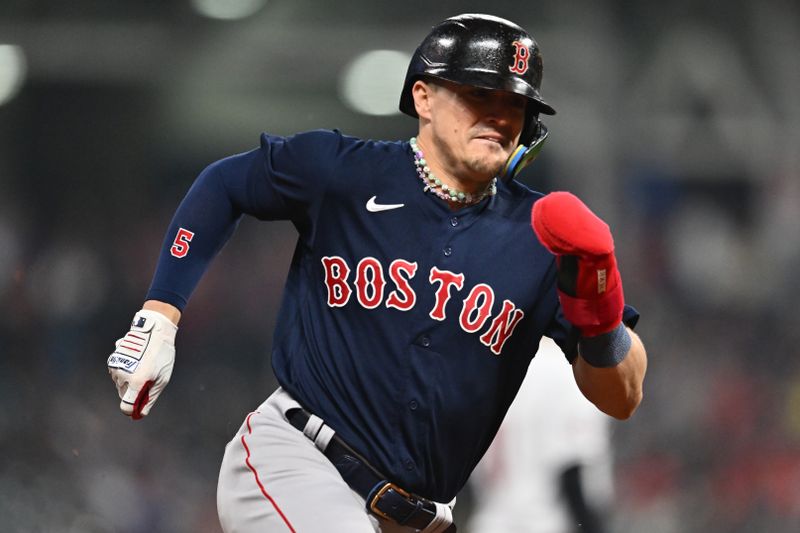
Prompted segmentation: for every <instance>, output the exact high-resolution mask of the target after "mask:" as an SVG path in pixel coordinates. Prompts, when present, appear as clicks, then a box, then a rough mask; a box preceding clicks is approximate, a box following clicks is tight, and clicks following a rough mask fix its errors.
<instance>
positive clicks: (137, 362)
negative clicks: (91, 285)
mask: <svg viewBox="0 0 800 533" xmlns="http://www.w3.org/2000/svg"><path fill="white" fill-rule="evenodd" d="M340 141H341V135H340V134H338V133H334V132H321V131H318V132H308V133H304V134H299V135H296V136H293V137H291V138H283V137H275V136H269V135H266V134H264V135H262V139H261V147H260V148H259V149H256V150H252V151H250V152H245V153H243V154H238V155H235V156H231V157H228V158H225V159H222V160H220V161H217V162H216V163H213V164H211V165H209V166H208V167H207V168H206V169H205V170H203V172H201V173H200V175H199V176H198V178H197V179H196V180H195V182H194V184H192V187H191V188H190V189H189V192H188V193H187V194H186V196H185V197H184V199H183V201H182V202H181V204H180V206H179V207H178V209H177V210H176V212H175V215H174V216H173V218H172V222H171V223H170V226H169V229H168V230H167V233H166V236H165V238H164V242H163V245H162V247H161V253H160V255H159V259H158V264H157V266H156V271H155V275H154V276H153V282H152V284H151V286H150V290H149V291H148V292H147V296H146V298H145V300H146V301H145V303H144V306H143V307H142V309H141V310H140V311H139V312H137V313H136V315H135V316H134V319H133V321H132V323H131V328H130V331H129V332H128V333H127V334H126V335H125V336H124V337H123V338H121V339H119V340H118V341H117V343H116V349H115V350H114V352H113V353H112V354H111V355H110V356H109V358H108V362H107V365H108V371H109V374H110V375H111V378H112V380H113V381H114V383H115V384H116V386H117V392H118V394H119V397H120V409H121V410H122V412H123V413H124V414H126V415H128V416H131V417H132V418H134V419H138V418H141V417H143V416H146V415H147V414H148V413H149V411H150V408H151V407H152V406H153V404H154V403H155V401H156V399H157V398H158V395H159V394H160V393H161V391H162V390H163V388H164V386H166V384H167V382H168V381H169V378H170V376H171V374H172V367H173V364H174V359H175V345H174V342H175V335H176V333H177V329H178V328H177V324H178V321H179V320H180V317H181V314H182V313H183V310H184V307H185V306H186V304H187V303H188V301H189V298H190V296H191V294H192V292H193V291H194V289H195V287H196V286H197V284H198V283H199V282H200V279H201V277H202V276H203V274H204V273H205V271H206V270H207V268H208V266H209V265H210V263H211V261H212V260H213V258H214V257H215V256H216V255H217V253H218V252H219V251H220V250H221V249H222V247H223V246H224V245H225V243H226V242H227V241H228V239H229V238H230V236H231V235H232V234H233V232H234V230H235V229H236V226H237V224H238V222H239V220H240V219H241V217H242V215H243V214H248V215H252V216H254V217H256V218H259V219H262V220H279V219H280V220H292V221H293V222H294V223H295V225H296V226H302V225H303V223H304V218H303V217H304V216H305V213H306V212H307V211H308V206H309V204H310V203H311V202H312V200H313V198H316V197H320V196H321V195H323V194H324V191H325V180H326V179H327V173H326V169H327V166H326V165H325V163H324V162H325V161H330V160H331V159H332V158H333V157H334V156H335V154H336V153H337V150H338V149H339V145H340ZM309 154H313V156H314V157H309ZM315 195H316V196H315Z"/></svg>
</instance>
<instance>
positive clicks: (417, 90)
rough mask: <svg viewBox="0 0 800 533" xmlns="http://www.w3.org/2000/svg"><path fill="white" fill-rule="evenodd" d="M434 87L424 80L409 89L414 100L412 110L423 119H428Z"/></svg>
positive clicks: (416, 82)
mask: <svg viewBox="0 0 800 533" xmlns="http://www.w3.org/2000/svg"><path fill="white" fill-rule="evenodd" d="M435 90H436V87H435V86H434V85H433V84H431V83H427V82H426V81H424V80H417V81H415V82H414V85H413V86H412V87H411V96H412V97H413V98H414V109H416V111H417V115H419V117H420V118H423V119H430V116H431V99H432V97H433V93H434V91H435Z"/></svg>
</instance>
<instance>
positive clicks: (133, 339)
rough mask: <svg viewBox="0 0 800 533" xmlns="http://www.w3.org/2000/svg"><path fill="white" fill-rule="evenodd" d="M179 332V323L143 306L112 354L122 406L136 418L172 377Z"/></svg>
mask: <svg viewBox="0 0 800 533" xmlns="http://www.w3.org/2000/svg"><path fill="white" fill-rule="evenodd" d="M177 331H178V326H176V325H175V324H173V323H172V322H170V320H169V319H168V318H167V317H165V316H164V315H162V314H161V313H158V312H156V311H150V310H146V309H143V310H141V311H139V312H138V313H136V315H135V316H134V317H133V321H132V322H131V329H130V331H129V332H128V333H127V334H126V335H125V336H124V337H122V338H121V339H119V340H118V341H117V342H116V349H115V350H114V353H112V354H111V355H110V356H109V357H108V373H109V374H111V379H113V380H114V383H115V384H116V385H117V392H118V393H119V398H120V400H121V401H120V404H119V408H120V409H121V410H122V412H123V413H125V414H126V415H128V416H130V417H132V418H133V419H134V420H138V419H140V418H142V417H143V416H147V414H148V413H149V412H150V409H151V408H152V407H153V404H154V403H155V402H156V400H157V399H158V395H159V394H161V391H162V390H164V387H166V385H167V383H168V382H169V378H170V376H172V366H173V364H174V363H175V334H176V333H177Z"/></svg>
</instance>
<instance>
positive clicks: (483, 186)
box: [108, 15, 646, 533]
mask: <svg viewBox="0 0 800 533" xmlns="http://www.w3.org/2000/svg"><path fill="white" fill-rule="evenodd" d="M541 78H542V57H541V54H540V50H539V46H538V45H537V43H536V42H535V41H534V40H533V38H531V36H530V35H529V34H528V33H527V32H526V31H525V30H523V29H522V28H520V27H519V26H517V25H516V24H514V23H512V22H509V21H507V20H504V19H501V18H497V17H493V16H488V15H461V16H457V17H453V18H450V19H447V20H445V21H443V22H441V23H439V24H437V25H436V26H435V27H434V28H433V29H432V30H431V32H430V33H429V34H428V35H427V36H426V37H425V38H424V40H423V41H422V43H421V44H420V46H419V47H418V49H417V50H416V52H415V53H414V55H413V57H412V59H411V63H410V65H409V68H408V72H407V76H406V80H405V82H404V86H403V91H402V95H401V99H400V109H401V110H402V111H403V112H404V113H406V114H408V115H411V116H412V117H415V118H416V119H417V120H418V124H419V128H418V133H417V135H416V136H415V137H413V138H411V139H410V140H408V141H394V142H384V141H372V140H362V139H356V138H353V137H349V136H346V135H344V134H342V133H340V132H338V131H311V132H306V133H300V134H297V135H294V136H290V137H278V136H274V135H269V134H262V136H261V143H260V146H259V147H258V148H256V149H254V150H251V151H249V152H245V153H241V154H238V155H234V156H231V157H228V158H225V159H222V160H220V161H217V162H215V163H213V164H211V165H210V166H209V167H207V168H206V169H205V170H204V171H203V172H202V173H201V174H200V176H199V177H198V178H197V180H196V181H195V183H194V184H193V185H192V187H191V188H190V190H189V192H188V193H187V195H186V197H185V198H184V200H183V201H182V203H181V204H180V206H179V207H178V209H177V211H176V213H175V215H174V218H173V220H172V223H171V225H170V227H169V229H168V230H167V235H166V240H165V242H164V245H163V247H162V249H161V255H160V257H159V261H158V265H157V268H156V272H155V275H154V279H153V282H152V285H151V287H150V290H149V292H148V294H147V297H146V301H145V303H144V306H143V309H142V310H141V311H139V312H137V313H136V314H135V316H134V318H133V322H132V325H131V328H130V331H129V332H128V333H127V334H126V335H125V336H124V337H123V338H122V339H120V340H119V341H117V345H116V350H115V351H114V353H113V354H112V355H111V356H110V357H109V358H108V368H109V372H110V373H111V377H112V379H113V380H114V382H115V383H116V386H117V389H118V393H119V397H120V400H121V403H120V408H121V409H122V412H123V413H125V414H126V415H129V416H131V417H132V418H134V419H138V418H141V417H143V416H146V415H147V414H148V413H149V412H150V410H151V409H152V407H153V404H154V403H155V401H156V400H157V399H158V397H159V395H160V394H161V392H162V391H163V389H164V386H165V385H166V384H167V382H168V380H169V378H170V375H171V373H172V368H173V362H174V360H175V348H174V341H175V336H176V332H177V324H178V320H179V318H180V315H181V313H182V312H183V310H184V308H185V306H186V305H187V302H188V301H189V298H190V295H191V294H192V291H193V290H194V289H195V287H196V286H197V284H198V282H199V281H200V278H201V277H202V275H203V272H204V271H205V270H206V268H207V267H208V265H209V263H210V262H211V260H212V259H213V257H214V256H215V254H216V253H217V252H218V251H219V250H220V248H221V247H222V246H223V244H224V243H225V242H226V241H227V240H228V238H229V237H230V236H231V234H232V233H233V230H234V228H235V227H236V224H237V221H238V220H239V218H240V217H241V216H242V215H243V214H248V215H251V216H254V217H256V218H258V219H262V220H276V219H282V220H290V221H291V222H292V223H293V224H294V226H295V228H296V229H297V232H298V241H297V247H296V250H295V254H294V258H293V260H292V263H291V267H290V270H289V274H288V279H287V282H286V287H285V291H284V295H283V301H282V305H281V310H280V315H279V317H278V320H277V324H276V331H275V335H274V338H275V342H274V346H273V349H272V365H273V370H274V373H275V376H276V378H277V380H278V382H279V384H280V387H279V388H278V390H276V391H275V392H274V393H272V394H271V395H270V396H269V397H268V398H267V399H266V400H265V401H264V403H263V404H261V406H259V407H258V408H256V409H255V410H254V411H253V412H252V413H250V414H249V415H247V416H246V417H245V419H244V422H243V424H242V426H241V428H240V430H239V432H238V433H237V434H236V435H235V436H234V438H233V439H232V440H231V441H230V443H229V444H228V446H227V447H226V450H225V454H224V457H223V460H222V466H221V469H220V475H219V485H218V490H217V494H218V497H217V504H218V511H219V516H220V521H221V523H222V527H223V529H224V530H225V531H226V532H229V533H230V532H256V531H259V532H263V531H298V532H302V533H309V532H310V533H314V532H323V531H324V532H326V533H329V532H332V531H333V532H347V533H366V532H374V531H382V532H411V531H425V532H427V533H433V532H444V531H448V532H453V531H455V530H456V528H455V525H454V524H453V523H452V512H451V508H452V504H453V502H454V499H455V496H456V494H457V493H458V492H459V490H460V489H461V488H462V487H463V486H464V484H465V483H466V481H467V478H468V477H469V475H470V472H471V471H472V469H473V467H474V466H475V465H476V464H477V462H478V460H479V459H480V458H481V456H482V455H483V453H484V452H485V451H486V449H487V447H488V446H489V443H490V442H491V441H492V438H493V436H494V435H495V432H496V431H497V429H498V427H499V425H500V422H501V421H502V419H503V416H504V414H505V412H506V410H507V409H508V407H509V405H510V404H511V401H512V400H513V398H514V396H515V394H516V392H517V390H518V388H519V386H520V383H521V382H522V380H523V378H524V376H525V372H526V369H527V368H528V364H529V363H530V361H531V359H532V357H533V356H534V354H535V351H536V347H537V346H538V343H539V339H540V338H541V337H542V336H543V335H547V336H549V337H551V338H552V339H554V340H555V341H556V342H557V343H558V345H559V346H560V347H561V349H562V350H563V351H564V353H565V354H566V359H567V361H568V362H569V363H571V364H572V368H573V372H574V376H575V380H576V382H577V384H578V386H579V387H580V389H581V391H582V392H583V394H584V395H585V396H586V397H587V398H588V399H589V400H591V401H592V402H593V403H594V404H595V405H596V406H597V407H598V408H599V409H600V410H602V411H603V412H605V413H608V414H609V415H611V416H614V417H617V418H621V419H624V418H627V417H629V416H630V415H631V414H632V412H633V411H634V410H635V409H636V407H637V406H638V404H639V402H640V401H641V397H642V382H643V378H644V373H645V367H646V355H645V351H644V348H643V345H642V343H641V341H640V340H639V338H638V337H637V335H635V334H634V333H633V332H632V330H631V329H630V327H631V326H633V325H634V324H635V322H636V321H637V319H638V313H637V312H636V311H635V310H634V309H633V308H632V307H629V306H626V305H625V303H624V298H623V291H622V283H621V278H620V275H619V271H618V269H617V266H616V259H615V256H614V246H613V240H612V237H611V233H610V230H609V228H608V226H607V225H606V224H605V223H603V222H602V221H601V220H600V219H599V218H598V217H597V216H596V215H594V213H592V212H591V211H590V210H589V208H588V207H586V205H585V204H583V203H582V202H581V201H580V200H579V199H578V198H576V197H575V196H573V195H571V194H569V193H552V194H550V195H548V196H544V197H543V196H542V195H541V194H538V193H536V192H533V191H531V190H529V189H528V188H526V187H524V186H523V185H522V184H520V183H519V182H518V181H516V180H515V179H514V176H515V175H516V173H517V172H518V171H519V170H520V169H521V168H522V167H524V166H525V165H527V164H529V163H530V162H531V161H533V159H534V158H535V157H536V154H537V153H538V151H539V150H540V149H541V146H542V143H543V142H544V139H545V138H546V137H547V130H546V128H545V127H544V125H543V124H542V123H541V122H540V121H539V115H540V114H548V115H551V114H554V113H555V111H554V110H553V108H552V107H551V106H550V105H548V104H547V103H546V102H545V101H544V100H543V99H542V96H541V94H540V87H541Z"/></svg>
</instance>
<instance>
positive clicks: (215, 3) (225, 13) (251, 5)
mask: <svg viewBox="0 0 800 533" xmlns="http://www.w3.org/2000/svg"><path fill="white" fill-rule="evenodd" d="M191 3H192V7H193V8H194V9H195V10H196V11H197V12H198V13H200V14H201V15H203V16H206V17H209V18H213V19H219V20H238V19H243V18H247V17H249V16H251V15H254V14H256V13H257V12H258V11H259V10H260V9H261V8H262V7H264V6H265V5H266V4H267V0H191Z"/></svg>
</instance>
